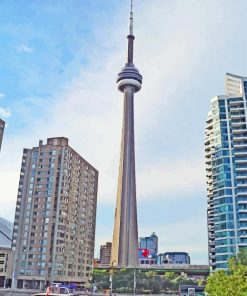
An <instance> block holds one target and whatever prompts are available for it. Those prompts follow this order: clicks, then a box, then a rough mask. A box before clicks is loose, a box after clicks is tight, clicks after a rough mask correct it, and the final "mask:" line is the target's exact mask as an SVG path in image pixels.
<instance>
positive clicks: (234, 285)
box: [93, 252, 247, 296]
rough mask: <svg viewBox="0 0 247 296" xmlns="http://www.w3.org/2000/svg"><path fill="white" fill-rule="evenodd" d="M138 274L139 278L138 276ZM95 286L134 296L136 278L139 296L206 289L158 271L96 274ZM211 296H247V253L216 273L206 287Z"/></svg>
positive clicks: (96, 272)
mask: <svg viewBox="0 0 247 296" xmlns="http://www.w3.org/2000/svg"><path fill="white" fill-rule="evenodd" d="M134 273H135V275H134ZM93 277H94V283H95V285H96V286H97V288H98V290H105V289H110V285H111V282H110V277H111V278H112V289H113V292H116V293H121V292H122V293H133V292H134V277H135V278H136V293H140V294H143V293H148V294H149V293H152V294H159V293H165V292H170V291H174V292H175V291H176V292H177V291H178V288H179V285H199V286H201V285H205V284H206V283H205V282H203V281H201V280H197V281H196V280H192V279H189V278H188V277H187V276H186V275H177V274H175V273H174V272H165V273H164V274H163V275H157V273H156V272H155V271H148V272H140V271H139V270H138V269H137V270H133V269H121V270H113V271H112V272H111V273H109V271H107V270H97V269H96V270H94V274H93ZM206 292H207V295H208V296H247V252H242V253H240V254H238V256H237V258H232V259H230V260H229V269H228V270H227V271H224V270H219V271H216V272H214V273H212V274H211V275H210V276H209V277H208V279H207V284H206Z"/></svg>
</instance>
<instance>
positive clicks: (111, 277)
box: [110, 260, 116, 296]
mask: <svg viewBox="0 0 247 296" xmlns="http://www.w3.org/2000/svg"><path fill="white" fill-rule="evenodd" d="M114 262H116V261H115V260H113V261H112V263H111V271H110V272H111V275H110V282H111V285H110V296H112V289H113V287H112V286H113V265H114Z"/></svg>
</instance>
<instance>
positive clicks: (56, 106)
mask: <svg viewBox="0 0 247 296" xmlns="http://www.w3.org/2000/svg"><path fill="white" fill-rule="evenodd" d="M129 2H130V1H129V0H122V1H116V0H80V1H79V0H52V1H51V0H43V1H28V0H15V1H14V0H8V1H7V0H0V40H1V45H0V118H2V119H4V120H5V121H6V123H7V127H6V130H5V134H4V140H3V145H2V151H1V153H0V217H3V218H6V219H8V220H10V221H13V220H14V211H15V202H16V196H17V188H18V181H19V172H20V166H21V157H22V149H23V148H24V147H25V148H32V147H34V146H37V145H38V141H39V140H40V139H43V140H44V141H45V140H46V138H48V137H56V136H65V137H68V138H69V143H70V146H71V147H73V148H74V149H75V150H76V151H77V152H78V153H79V154H80V155H81V156H82V157H83V158H85V159H86V160H87V161H88V162H90V163H91V164H92V165H93V166H94V167H95V168H97V169H98V170H99V188H98V206H97V226H96V227H97V229H96V247H95V250H96V251H95V257H97V256H98V255H99V247H100V245H101V244H104V243H105V242H106V241H111V239H112V231H113V220H114V209H115V202H116V192H117V175H118V163H119V157H120V141H121V124H122V108H123V95H122V93H120V92H119V91H118V90H117V86H116V83H115V81H116V75H117V74H118V73H119V71H120V70H121V68H122V67H123V66H124V63H125V60H126V47H127V39H126V35H127V31H128V14H129ZM246 11H247V1H246V0H238V1H234V0H217V1H215V0H187V1H184V0H173V1H170V0H152V1H150V0H135V3H134V34H135V36H136V39H135V53H134V61H135V65H136V67H138V69H139V71H140V73H141V74H142V75H143V88H142V90H141V91H140V92H139V93H138V94H136V96H135V137H136V138H135V145H136V179H137V199H138V224H139V236H148V235H150V234H151V233H152V232H156V234H157V235H158V237H159V252H166V251H184V252H188V253H189V254H190V256H191V262H192V263H193V264H207V263H208V259H207V257H208V255H207V218H206V209H207V203H206V200H207V198H206V177H205V166H204V128H205V120H206V116H207V112H208V111H209V108H210V99H211V98H212V97H213V96H215V95H221V94H224V76H225V73H226V72H230V73H233V74H237V75H243V76H246V75H247V57H246V52H247V34H246V21H245V20H246Z"/></svg>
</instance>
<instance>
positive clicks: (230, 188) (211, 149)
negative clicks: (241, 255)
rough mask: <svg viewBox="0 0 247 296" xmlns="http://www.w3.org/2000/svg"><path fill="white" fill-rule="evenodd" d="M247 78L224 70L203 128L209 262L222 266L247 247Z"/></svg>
mask: <svg viewBox="0 0 247 296" xmlns="http://www.w3.org/2000/svg"><path fill="white" fill-rule="evenodd" d="M246 92H247V78H244V77H240V76H236V75H232V74H226V95H225V96H217V97H214V98H213V99H212V100H211V110H210V112H209V113H208V117H207V121H206V132H205V159H206V176H207V198H208V246H209V264H210V266H211V268H212V269H225V268H227V262H228V260H229V258H230V257H232V256H233V255H236V254H237V253H238V252H239V251H241V249H244V248H247V127H246V122H247V103H246Z"/></svg>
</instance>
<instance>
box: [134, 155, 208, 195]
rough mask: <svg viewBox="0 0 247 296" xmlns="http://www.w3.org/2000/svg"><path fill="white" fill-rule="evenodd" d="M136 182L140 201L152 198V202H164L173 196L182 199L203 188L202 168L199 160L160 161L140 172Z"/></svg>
mask: <svg viewBox="0 0 247 296" xmlns="http://www.w3.org/2000/svg"><path fill="white" fill-rule="evenodd" d="M137 181H138V185H139V186H138V196H139V197H140V198H142V199H143V198H144V199H145V198H150V196H152V199H154V200H155V198H162V199H163V200H164V199H165V198H169V196H172V197H173V196H174V194H175V195H176V194H178V195H179V196H180V197H181V198H183V197H184V196H186V195H187V194H188V193H191V192H196V191H198V190H200V189H201V188H204V187H205V176H204V167H203V163H202V162H201V159H198V160H197V161H196V162H195V160H194V159H181V160H178V159H174V160H169V159H165V160H160V162H159V163H158V164H156V165H149V166H148V167H144V168H143V169H142V170H140V171H139V172H138V178H137ZM171 194H172V195H171Z"/></svg>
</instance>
